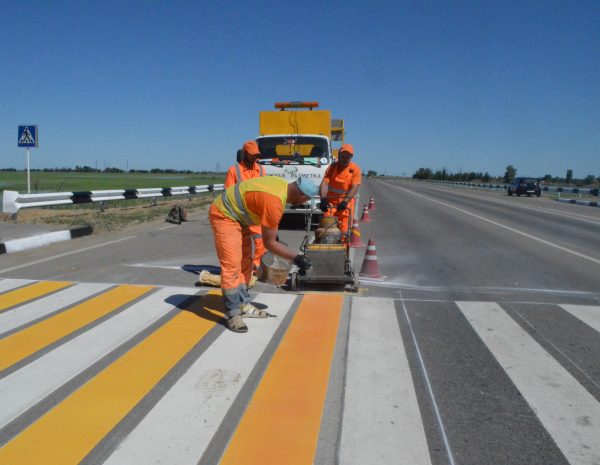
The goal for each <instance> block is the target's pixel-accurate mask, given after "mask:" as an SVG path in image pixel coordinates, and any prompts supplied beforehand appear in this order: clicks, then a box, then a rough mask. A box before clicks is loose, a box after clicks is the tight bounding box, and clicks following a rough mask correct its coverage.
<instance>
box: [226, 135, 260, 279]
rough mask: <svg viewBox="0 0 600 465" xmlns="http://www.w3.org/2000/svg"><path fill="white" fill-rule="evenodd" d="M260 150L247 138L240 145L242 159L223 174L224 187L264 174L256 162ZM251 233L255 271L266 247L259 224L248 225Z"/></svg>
mask: <svg viewBox="0 0 600 465" xmlns="http://www.w3.org/2000/svg"><path fill="white" fill-rule="evenodd" d="M259 155H260V150H259V149H258V144H257V143H256V142H255V141H253V140H249V141H248V142H246V143H244V146H243V147H242V159H241V161H240V162H239V163H238V164H237V165H233V166H230V167H229V169H228V170H227V175H226V176H225V189H227V188H228V187H229V186H233V185H234V184H239V183H240V182H242V181H247V180H248V179H253V178H258V177H260V176H264V175H265V169H264V168H263V166H262V165H261V164H260V163H258V157H259ZM248 229H249V230H250V233H251V234H252V242H253V243H254V256H253V258H252V271H257V270H258V267H259V265H260V259H261V257H262V256H263V255H264V254H265V252H266V251H267V249H265V246H264V244H263V240H262V234H261V230H260V225H258V224H253V225H251V226H248Z"/></svg>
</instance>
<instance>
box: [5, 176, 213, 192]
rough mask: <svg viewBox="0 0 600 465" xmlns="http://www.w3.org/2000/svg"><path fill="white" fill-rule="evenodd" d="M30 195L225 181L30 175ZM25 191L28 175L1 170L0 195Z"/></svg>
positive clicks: (206, 177) (202, 177) (163, 177)
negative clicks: (4, 191) (7, 192)
mask: <svg viewBox="0 0 600 465" xmlns="http://www.w3.org/2000/svg"><path fill="white" fill-rule="evenodd" d="M30 176H31V193H32V194H34V193H39V192H74V191H90V190H109V189H141V188H147V187H177V186H199V185H204V184H218V183H222V182H223V181H224V180H225V175H219V174H178V173H173V174H165V173H76V172H70V173H54V172H43V171H32V172H31V175H30ZM3 190H11V191H18V192H21V193H23V192H27V172H25V171H0V192H1V191H3Z"/></svg>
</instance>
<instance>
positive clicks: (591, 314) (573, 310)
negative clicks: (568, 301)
mask: <svg viewBox="0 0 600 465" xmlns="http://www.w3.org/2000/svg"><path fill="white" fill-rule="evenodd" d="M561 307H562V308H564V309H565V310H566V311H567V312H569V313H570V314H571V315H573V316H574V317H576V318H579V319H580V320H581V321H583V322H584V323H585V324H586V325H588V326H591V327H592V328H594V329H595V330H596V331H598V332H599V333H600V307H597V306H589V305H561Z"/></svg>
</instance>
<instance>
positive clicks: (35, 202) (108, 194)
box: [2, 184, 225, 214]
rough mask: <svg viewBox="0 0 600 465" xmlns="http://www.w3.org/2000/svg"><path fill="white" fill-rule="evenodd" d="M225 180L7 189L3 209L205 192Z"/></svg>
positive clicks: (216, 187) (4, 210)
mask: <svg viewBox="0 0 600 465" xmlns="http://www.w3.org/2000/svg"><path fill="white" fill-rule="evenodd" d="M224 187H225V186H224V184H206V185H202V186H178V187H158V188H144V189H112V190H104V191H80V192H48V193H41V194H21V193H19V192H16V191H4V194H3V198H2V212H4V213H11V214H15V213H17V212H18V211H19V210H20V209H21V208H29V207H47V206H51V205H68V204H78V203H91V202H105V201H108V200H132V199H143V198H156V197H172V196H175V195H192V194H202V193H205V192H214V191H222V190H223V189H224Z"/></svg>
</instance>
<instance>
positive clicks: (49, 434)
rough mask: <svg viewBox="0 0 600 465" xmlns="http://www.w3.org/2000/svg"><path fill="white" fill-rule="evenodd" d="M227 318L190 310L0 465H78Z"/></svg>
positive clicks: (26, 435) (13, 444) (78, 394)
mask: <svg viewBox="0 0 600 465" xmlns="http://www.w3.org/2000/svg"><path fill="white" fill-rule="evenodd" d="M221 317H222V313H219V312H218V311H216V310H215V309H212V308H207V307H204V308H203V309H201V310H200V311H198V310H195V311H192V310H191V309H186V310H184V311H181V312H180V313H178V314H177V315H176V316H175V317H174V318H173V319H171V320H169V321H168V322H167V323H166V324H165V325H163V326H162V327H160V328H159V329H157V330H156V331H155V332H154V333H152V334H151V335H150V336H148V337H147V338H146V339H144V340H143V341H142V342H140V343H139V344H138V345H137V346H135V347H134V348H132V349H131V350H130V351H129V352H127V353H126V354H124V355H123V356H122V357H121V358H119V359H118V360H116V361H115V362H114V363H113V364H111V365H110V366H108V367H107V368H106V369H105V370H104V371H102V372H101V373H99V374H98V375H97V376H96V377H94V378H93V379H91V380H90V381H89V382H88V383H87V384H85V385H84V386H82V387H81V388H80V389H79V390H77V391H75V392H74V393H73V394H72V395H71V396H69V397H68V398H67V399H65V400H64V401H63V402H62V403H60V404H59V405H57V406H56V407H55V408H54V409H52V410H51V411H49V412H48V413H47V414H46V415H44V416H43V417H41V418H40V419H39V420H38V421H36V422H35V423H33V424H32V425H31V426H30V427H28V428H27V429H25V430H24V431H23V432H22V433H21V434H19V435H18V436H16V437H15V438H14V439H13V440H12V441H10V442H8V443H7V444H6V445H5V446H4V447H3V448H1V449H0V463H7V464H8V463H10V464H11V465H30V464H33V463H49V464H58V463H60V464H64V465H71V464H72V465H75V464H78V463H80V462H81V460H82V459H83V458H84V457H85V456H86V455H87V454H88V453H89V452H90V451H91V450H92V449H93V448H94V446H96V444H98V442H99V441H101V440H102V438H103V437H104V436H106V434H107V433H108V432H110V430H111V429H113V428H114V427H115V425H116V424H118V423H119V422H120V421H121V419H123V417H124V416H125V415H126V414H127V413H128V412H129V411H130V410H131V409H132V408H134V407H135V405H136V404H137V403H138V402H139V401H140V400H141V399H142V398H143V397H144V396H145V395H146V394H147V393H148V392H149V391H150V390H151V389H152V387H153V386H154V385H156V383H158V382H159V381H160V379H161V378H163V377H164V376H165V375H166V374H167V373H168V372H169V370H170V369H171V368H173V366H174V365H175V364H176V363H177V362H178V361H179V360H180V359H181V358H182V357H183V356H185V354H186V353H187V352H189V351H190V350H191V349H192V348H193V347H194V346H195V345H196V344H197V343H198V342H199V341H200V340H201V339H202V338H203V337H204V336H205V335H206V334H207V333H208V331H210V330H211V329H212V328H213V327H214V326H215V324H216V322H217V321H219V319H220V318H221Z"/></svg>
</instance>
